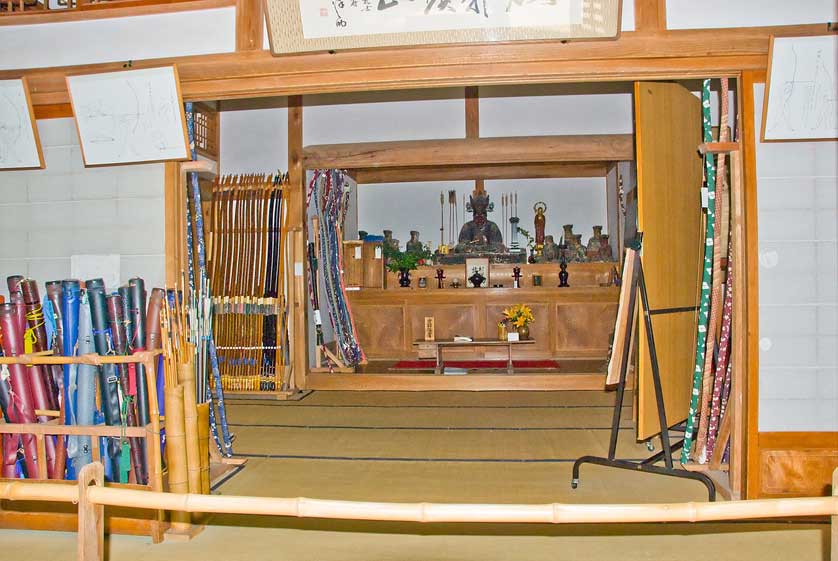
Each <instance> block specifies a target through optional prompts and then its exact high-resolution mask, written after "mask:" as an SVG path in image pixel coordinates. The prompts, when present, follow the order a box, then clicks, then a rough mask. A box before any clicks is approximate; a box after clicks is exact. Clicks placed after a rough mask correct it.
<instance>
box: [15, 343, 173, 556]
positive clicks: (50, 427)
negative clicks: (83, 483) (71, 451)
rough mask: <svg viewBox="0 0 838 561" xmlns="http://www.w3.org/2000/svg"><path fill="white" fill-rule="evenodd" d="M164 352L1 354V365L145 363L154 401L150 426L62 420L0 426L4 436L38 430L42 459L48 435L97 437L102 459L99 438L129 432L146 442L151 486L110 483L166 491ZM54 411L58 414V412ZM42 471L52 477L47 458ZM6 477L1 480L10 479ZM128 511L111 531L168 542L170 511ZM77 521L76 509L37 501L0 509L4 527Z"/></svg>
mask: <svg viewBox="0 0 838 561" xmlns="http://www.w3.org/2000/svg"><path fill="white" fill-rule="evenodd" d="M161 352H162V351H159V350H158V351H142V352H138V353H135V354H133V355H126V356H100V355H95V354H89V355H82V356H77V357H65V356H51V355H41V354H37V355H36V354H32V355H19V356H16V357H0V364H27V365H29V364H45V365H47V364H48V365H55V364H58V365H63V364H89V365H93V366H101V365H103V364H142V365H143V366H144V367H145V370H146V372H147V373H148V375H147V376H146V385H147V390H148V400H149V404H148V405H149V415H150V419H151V422H150V423H149V424H148V425H146V426H145V427H125V428H124V429H123V428H122V427H118V426H116V427H114V426H104V425H95V426H78V425H63V424H60V422H59V421H60V419H54V420H52V421H50V422H48V423H38V424H0V434H32V435H34V436H35V439H36V443H37V449H38V458H39V459H42V458H43V459H45V458H46V451H45V444H44V443H45V439H46V437H47V436H57V435H82V436H89V437H91V446H92V449H93V457H94V458H97V457H99V438H101V437H118V436H121V435H125V436H127V437H131V438H142V439H144V440H145V449H146V462H147V464H148V469H149V478H148V484H146V485H137V484H120V483H109V484H108V485H109V487H113V488H123V489H135V490H136V489H140V490H148V491H157V492H161V491H163V490H164V479H165V477H164V473H163V462H162V457H161V447H160V433H161V430H162V428H163V427H164V423H163V421H162V420H161V418H160V412H159V408H158V403H157V386H156V380H157V357H158V356H159V355H160V354H161ZM53 415H54V413H53ZM38 466H39V470H40V473H39V474H38V477H37V478H38V479H46V477H47V474H46V466H47V462H46V461H39V462H38ZM8 481H10V480H8V479H0V484H2V483H3V482H8ZM48 484H49V485H54V486H57V487H70V488H72V486H73V485H74V482H72V481H61V480H50V481H49V482H48ZM124 514H125V513H124V512H123V513H120V514H118V515H115V516H113V517H112V518H111V520H110V530H111V532H112V533H116V534H130V535H140V536H150V537H151V539H152V541H153V542H154V543H159V542H161V541H163V534H164V532H165V531H166V530H167V529H168V523H167V521H166V516H165V512H164V511H162V510H152V511H150V512H148V511H144V512H143V513H141V514H134V515H131V516H125V515H124ZM75 525H76V514H75V513H74V512H65V511H61V510H59V511H56V510H55V509H43V510H39V509H38V508H37V504H30V503H22V504H20V505H2V507H0V527H2V528H20V529H45V528H46V529H50V530H61V531H72V530H73V529H74V527H75Z"/></svg>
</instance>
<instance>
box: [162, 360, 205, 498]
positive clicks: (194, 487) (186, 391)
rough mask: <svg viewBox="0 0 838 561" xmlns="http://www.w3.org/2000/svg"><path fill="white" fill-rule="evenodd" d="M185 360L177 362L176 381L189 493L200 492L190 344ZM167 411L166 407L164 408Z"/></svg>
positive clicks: (196, 418)
mask: <svg viewBox="0 0 838 561" xmlns="http://www.w3.org/2000/svg"><path fill="white" fill-rule="evenodd" d="M187 347H188V348H189V350H188V351H187V352H186V357H187V359H186V362H183V363H181V364H178V382H180V384H181V386H183V423H184V433H185V435H186V472H187V476H188V477H187V479H188V482H189V492H190V493H200V492H201V446H200V444H199V441H200V437H199V436H198V409H197V408H198V404H197V402H196V396H195V369H194V366H193V363H192V352H191V350H192V349H191V347H192V345H187ZM166 411H167V412H168V409H167V410H166Z"/></svg>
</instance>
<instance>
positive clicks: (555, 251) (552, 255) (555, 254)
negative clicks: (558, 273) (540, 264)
mask: <svg viewBox="0 0 838 561" xmlns="http://www.w3.org/2000/svg"><path fill="white" fill-rule="evenodd" d="M558 258H559V246H557V245H556V242H555V241H554V239H553V236H544V247H543V248H542V250H541V260H542V261H555V260H556V259H558Z"/></svg>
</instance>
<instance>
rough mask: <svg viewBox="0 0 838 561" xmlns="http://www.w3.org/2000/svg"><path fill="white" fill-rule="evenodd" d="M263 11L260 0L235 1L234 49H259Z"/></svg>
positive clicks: (260, 46) (263, 18) (260, 48)
mask: <svg viewBox="0 0 838 561" xmlns="http://www.w3.org/2000/svg"><path fill="white" fill-rule="evenodd" d="M264 22H265V11H264V7H263V2H262V0H237V1H236V51H261V50H262V26H263V25H264Z"/></svg>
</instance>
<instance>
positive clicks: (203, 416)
mask: <svg viewBox="0 0 838 561" xmlns="http://www.w3.org/2000/svg"><path fill="white" fill-rule="evenodd" d="M209 407H210V404H209V402H207V403H201V404H199V405H198V444H199V451H200V455H201V456H200V457H201V491H200V492H201V493H202V494H204V495H208V494H209V492H210V461H209V450H210V438H211V437H210V428H209Z"/></svg>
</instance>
